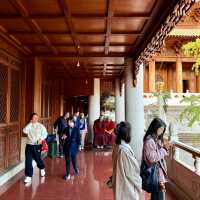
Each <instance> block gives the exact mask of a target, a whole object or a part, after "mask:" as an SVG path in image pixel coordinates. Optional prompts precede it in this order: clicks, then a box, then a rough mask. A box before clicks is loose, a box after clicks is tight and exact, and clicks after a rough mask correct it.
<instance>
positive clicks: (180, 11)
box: [135, 0, 195, 74]
mask: <svg viewBox="0 0 200 200" xmlns="http://www.w3.org/2000/svg"><path fill="white" fill-rule="evenodd" d="M194 3H195V0H181V1H179V2H178V3H177V4H176V6H175V8H174V9H173V11H172V13H170V14H169V16H168V17H167V19H166V20H165V22H164V23H163V24H162V26H161V27H160V29H159V31H158V32H157V33H156V35H155V36H154V37H153V38H152V39H151V41H150V43H149V44H148V45H147V47H146V48H145V49H144V50H143V52H142V53H141V54H140V56H139V57H138V58H137V60H136V61H135V74H137V73H138V71H139V67H140V65H141V64H142V63H143V64H146V63H147V61H148V60H149V59H150V58H151V57H152V56H153V54H155V53H156V52H159V51H160V49H161V47H162V46H163V42H164V40H165V38H166V37H167V36H168V34H169V32H170V31H171V30H172V29H173V28H174V27H175V25H176V24H177V23H178V22H179V20H180V19H181V18H182V17H183V16H184V15H185V14H186V12H187V11H188V10H189V9H190V7H191V6H192V5H193V4H194Z"/></svg>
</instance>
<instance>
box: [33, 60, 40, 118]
mask: <svg viewBox="0 0 200 200" xmlns="http://www.w3.org/2000/svg"><path fill="white" fill-rule="evenodd" d="M41 103H42V63H41V61H40V60H39V59H38V58H35V62H34V106H33V108H34V112H36V113H37V114H38V115H39V116H40V115H41Z"/></svg>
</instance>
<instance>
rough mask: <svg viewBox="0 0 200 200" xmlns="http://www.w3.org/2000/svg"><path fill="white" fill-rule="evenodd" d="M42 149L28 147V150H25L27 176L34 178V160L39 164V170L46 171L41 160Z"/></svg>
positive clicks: (36, 146)
mask: <svg viewBox="0 0 200 200" xmlns="http://www.w3.org/2000/svg"><path fill="white" fill-rule="evenodd" d="M40 148H41V147H40V146H39V145H30V144H27V145H26V150H25V157H26V160H25V175H26V176H29V177H32V176H33V165H32V161H33V159H34V160H35V162H36V163H37V167H38V168H39V169H44V167H45V166H44V162H43V160H42V159H41V149H40Z"/></svg>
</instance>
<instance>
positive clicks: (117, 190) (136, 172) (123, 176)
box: [107, 122, 142, 200]
mask: <svg viewBox="0 0 200 200" xmlns="http://www.w3.org/2000/svg"><path fill="white" fill-rule="evenodd" d="M130 129H131V127H130V124H129V123H128V122H121V123H120V124H118V125H117V134H116V145H115V146H114V149H113V155H112V157H113V175H112V188H113V193H114V200H139V199H140V193H141V188H142V181H141V177H140V168H139V164H138V161H137V160H136V158H135V155H134V152H133V150H132V148H131V147H130V145H129V143H130V141H131V135H130ZM107 184H108V183H107Z"/></svg>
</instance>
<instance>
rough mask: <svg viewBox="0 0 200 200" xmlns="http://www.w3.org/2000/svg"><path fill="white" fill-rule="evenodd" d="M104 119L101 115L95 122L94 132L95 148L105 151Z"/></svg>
mask: <svg viewBox="0 0 200 200" xmlns="http://www.w3.org/2000/svg"><path fill="white" fill-rule="evenodd" d="M104 125H105V124H104V117H103V116H102V115H101V116H100V117H99V119H97V120H95V121H94V125H93V131H94V142H93V144H94V146H95V147H96V148H97V149H103V148H104V146H105V145H106V136H105V133H104V131H105V126H104Z"/></svg>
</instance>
